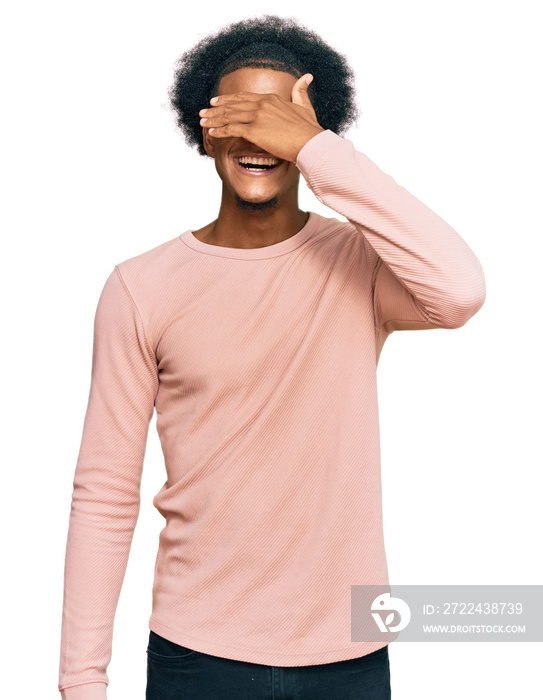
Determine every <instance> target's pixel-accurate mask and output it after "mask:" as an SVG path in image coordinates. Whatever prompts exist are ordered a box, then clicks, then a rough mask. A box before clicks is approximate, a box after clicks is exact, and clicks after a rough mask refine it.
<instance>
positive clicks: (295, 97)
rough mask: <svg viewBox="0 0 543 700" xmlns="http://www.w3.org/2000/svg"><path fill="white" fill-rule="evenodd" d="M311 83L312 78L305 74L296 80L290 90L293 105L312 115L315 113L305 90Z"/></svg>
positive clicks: (309, 74)
mask: <svg viewBox="0 0 543 700" xmlns="http://www.w3.org/2000/svg"><path fill="white" fill-rule="evenodd" d="M312 81H313V76H312V75H311V73H306V74H305V75H302V77H301V78H300V79H299V80H297V81H296V82H295V84H294V86H293V88H292V101H293V102H294V104H295V105H300V106H301V107H305V108H306V109H309V110H310V111H311V112H313V114H314V113H315V111H314V109H313V105H312V104H311V100H310V99H309V95H308V94H307V88H308V87H309V84H310V83H311V82H312Z"/></svg>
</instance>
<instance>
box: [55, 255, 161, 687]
mask: <svg viewBox="0 0 543 700" xmlns="http://www.w3.org/2000/svg"><path fill="white" fill-rule="evenodd" d="M157 390H158V372H157V367H156V360H155V358H154V353H153V352H152V351H151V349H150V348H149V345H148V342H147V339H146V336H145V330H144V327H143V323H142V320H141V318H140V315H139V312H138V309H137V307H136V305H135V303H134V300H133V299H132V297H131V295H130V293H129V291H128V289H127V288H126V286H125V284H124V281H123V279H122V276H121V272H120V270H119V268H118V267H116V268H115V269H114V270H113V272H112V273H111V275H110V276H109V278H108V279H107V281H106V283H105V286H104V288H103V291H102V294H101V296H100V299H99V302H98V307H97V310H96V316H95V321H94V347H93V357H92V376H91V388H90V394H89V401H88V406H87V412H86V415H85V422H84V427H83V436H82V441H81V447H80V451H79V457H78V461H77V466H76V470H75V478H74V482H73V495H72V505H71V513H70V522H69V531H68V538H67V545H66V561H65V571H64V602H63V611H62V639H61V653H60V669H59V683H58V688H59V690H60V691H61V695H62V698H63V700H105V698H106V687H107V684H108V682H109V679H108V676H107V673H106V669H107V666H108V664H109V662H110V660H111V646H112V637H113V621H114V616H115V611H116V608H117V603H118V599H119V595H120V591H121V586H122V583H123V579H124V575H125V571H126V565H127V562H128V555H129V551H130V546H131V543H132V537H133V533H134V528H135V526H136V521H137V518H138V514H139V507H140V483H141V473H142V467H143V458H144V454H145V445H146V441H147V434H148V430H149V422H150V419H151V417H152V415H153V410H154V401H155V397H156V393H157Z"/></svg>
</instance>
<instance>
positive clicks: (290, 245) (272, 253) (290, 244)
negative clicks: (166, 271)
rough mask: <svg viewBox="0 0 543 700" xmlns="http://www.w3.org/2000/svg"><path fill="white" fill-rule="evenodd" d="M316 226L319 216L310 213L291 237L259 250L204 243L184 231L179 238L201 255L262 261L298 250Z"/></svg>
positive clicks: (189, 232)
mask: <svg viewBox="0 0 543 700" xmlns="http://www.w3.org/2000/svg"><path fill="white" fill-rule="evenodd" d="M318 224H319V216H318V215H317V214H315V213H314V212H312V211H310V212H309V217H308V219H307V221H306V222H305V224H304V226H303V227H302V228H301V229H300V230H299V231H298V232H297V233H295V234H294V235H293V236H290V238H286V239H285V240H284V241H279V243H273V244H272V245H266V246H262V247H260V248H228V247H226V246H220V245H213V244H211V243H204V242H203V241H201V240H199V239H198V238H196V236H195V235H194V234H193V232H192V230H188V231H185V232H184V233H182V234H181V235H180V236H179V238H180V239H181V241H182V242H183V243H185V245H188V246H189V248H193V249H194V250H198V251H200V252H201V253H207V254H208V255H217V256H219V257H222V258H238V259H242V260H262V259H265V258H274V257H277V256H278V255H283V254H284V253H289V252H290V251H292V250H294V249H295V248H298V247H299V246H300V245H302V244H303V243H305V242H306V241H307V240H308V239H309V238H311V236H312V235H313V234H314V233H315V231H316V230H317V228H318Z"/></svg>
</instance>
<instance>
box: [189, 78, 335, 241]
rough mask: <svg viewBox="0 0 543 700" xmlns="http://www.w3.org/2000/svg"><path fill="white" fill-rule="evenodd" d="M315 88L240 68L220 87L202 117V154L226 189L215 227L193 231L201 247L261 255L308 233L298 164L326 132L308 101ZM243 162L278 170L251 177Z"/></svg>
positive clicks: (306, 80)
mask: <svg viewBox="0 0 543 700" xmlns="http://www.w3.org/2000/svg"><path fill="white" fill-rule="evenodd" d="M311 80H312V76H311V75H310V74H305V75H303V76H302V77H301V78H299V79H297V78H296V77H295V76H293V75H290V74H289V73H284V72H281V71H275V70H271V69H269V68H240V69H238V70H236V71H233V72H232V73H230V74H229V75H226V76H225V77H224V78H223V79H222V80H221V82H220V85H219V91H218V95H217V96H216V97H214V98H213V99H212V100H211V107H209V108H207V109H202V110H201V111H200V113H199V114H200V117H201V118H202V119H201V121H200V123H201V124H202V127H203V138H204V147H205V150H206V152H207V154H208V155H209V156H211V157H212V158H214V160H215V167H216V170H217V172H218V174H219V176H220V178H221V180H222V183H223V187H222V199H221V206H220V209H219V215H218V217H217V219H216V220H215V221H212V222H211V223H210V224H208V225H207V226H204V227H203V228H201V229H199V230H197V231H193V235H194V236H195V237H196V238H198V239H199V240H200V241H202V242H204V243H208V244H211V245H219V246H226V247H229V248H260V247H263V246H268V245H273V244H274V243H279V242H280V241H283V240H285V239H287V238H290V237H291V236H293V235H294V234H295V233H297V232H298V231H300V229H301V228H303V226H304V225H305V223H306V222H307V219H308V217H309V214H308V213H307V212H303V211H301V210H300V209H299V207H298V183H299V179H300V171H299V170H298V168H297V167H296V159H297V157H298V154H299V152H300V151H301V149H302V148H303V147H304V146H305V144H306V143H307V142H308V141H309V140H310V139H312V138H313V137H314V136H316V135H317V134H318V133H320V132H322V131H324V129H323V128H322V127H321V126H320V125H319V123H318V122H317V118H316V116H315V111H314V109H313V106H312V105H311V101H310V99H309V96H308V94H307V86H308V84H309V83H310V82H311ZM244 156H246V157H248V158H249V159H253V160H254V159H255V158H259V157H260V158H263V159H264V162H265V163H266V164H268V165H274V167H273V168H271V169H269V170H260V171H256V170H247V169H245V168H243V167H242V166H241V164H239V162H238V161H237V158H239V157H242V159H243V157H244ZM277 161H279V162H278V163H277ZM275 163H277V164H276V165H275ZM240 199H241V200H242V203H241V204H240V201H239V200H240ZM243 202H245V203H246V204H245V205H243ZM251 205H253V209H251V208H248V207H251ZM254 205H258V206H259V207H261V208H260V209H257V210H254Z"/></svg>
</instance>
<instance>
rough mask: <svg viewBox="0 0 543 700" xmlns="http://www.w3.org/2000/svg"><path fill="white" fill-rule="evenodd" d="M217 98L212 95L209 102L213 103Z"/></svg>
mask: <svg viewBox="0 0 543 700" xmlns="http://www.w3.org/2000/svg"><path fill="white" fill-rule="evenodd" d="M218 99H219V98H218V97H212V98H211V99H210V100H209V101H210V102H211V104H212V105H214V104H215V102H217V100H218Z"/></svg>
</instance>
